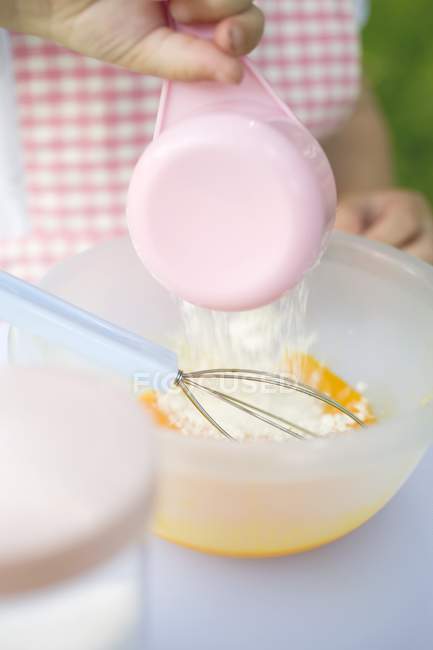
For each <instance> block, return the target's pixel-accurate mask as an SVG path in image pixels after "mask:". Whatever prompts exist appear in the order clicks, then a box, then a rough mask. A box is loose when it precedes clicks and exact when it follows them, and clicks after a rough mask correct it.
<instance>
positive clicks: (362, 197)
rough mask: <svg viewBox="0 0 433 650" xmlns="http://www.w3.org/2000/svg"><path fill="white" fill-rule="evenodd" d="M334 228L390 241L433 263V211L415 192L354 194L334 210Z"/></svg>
mask: <svg viewBox="0 0 433 650" xmlns="http://www.w3.org/2000/svg"><path fill="white" fill-rule="evenodd" d="M336 227H337V228H339V229H340V230H345V231H346V232H351V233H354V234H359V235H365V236H366V237H369V238H370V239H375V240H377V241H381V242H384V243H386V244H391V245H392V246H396V247H397V248H401V249H402V250H404V251H406V252H407V253H411V254H412V255H416V256H417V257H420V258H421V259H423V260H425V261H426V262H430V263H431V264H433V214H432V210H431V207H430V205H429V204H428V202H427V200H426V199H425V198H424V197H423V196H422V195H421V194H417V193H416V192H410V191H405V190H386V191H382V192H372V193H365V194H354V195H351V196H348V197H347V198H345V199H343V200H342V201H341V202H340V204H339V206H338V209H337V222H336Z"/></svg>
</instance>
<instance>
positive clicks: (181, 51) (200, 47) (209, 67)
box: [117, 27, 243, 83]
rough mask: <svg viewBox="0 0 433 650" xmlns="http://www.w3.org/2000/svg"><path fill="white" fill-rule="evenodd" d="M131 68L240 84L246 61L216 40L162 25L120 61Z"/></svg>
mask: <svg viewBox="0 0 433 650" xmlns="http://www.w3.org/2000/svg"><path fill="white" fill-rule="evenodd" d="M117 63H119V64H120V65H124V66H125V67H128V68H129V69H131V70H135V71H137V72H142V73H145V74H149V75H154V76H157V77H162V78H164V79H173V80H180V81H202V80H209V79H211V80H215V81H221V82H224V83H238V82H239V81H240V80H241V79H242V74H243V66H242V63H241V62H240V61H239V60H238V59H236V58H233V57H231V56H229V55H228V54H226V53H225V52H222V51H221V50H220V49H219V48H218V47H217V46H216V45H215V44H214V43H213V42H212V41H208V40H205V39H200V38H197V37H195V36H191V35H188V34H184V33H181V32H174V31H173V30H171V29H169V28H167V27H160V28H158V29H156V30H154V31H153V32H151V33H150V34H148V35H147V36H146V38H145V39H144V40H143V41H141V42H139V43H137V44H136V45H135V46H134V47H133V48H132V49H130V50H128V52H127V54H126V57H125V58H124V59H123V60H121V61H118V62H117Z"/></svg>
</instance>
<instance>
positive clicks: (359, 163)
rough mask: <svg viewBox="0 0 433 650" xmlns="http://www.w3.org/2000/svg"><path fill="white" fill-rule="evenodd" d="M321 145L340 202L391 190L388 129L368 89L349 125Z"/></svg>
mask: <svg viewBox="0 0 433 650" xmlns="http://www.w3.org/2000/svg"><path fill="white" fill-rule="evenodd" d="M322 144H323V146H324V149H325V151H326V153H327V155H328V157H329V160H330V162H331V165H332V168H333V170H334V174H335V178H336V181H337V189H338V194H339V197H340V198H341V197H343V196H345V195H348V194H352V193H357V192H371V191H375V190H380V189H385V188H389V187H392V185H393V169H392V167H393V165H392V154H391V146H390V140H389V134H388V129H387V125H386V122H385V119H384V116H383V115H382V113H381V110H380V108H379V106H378V104H377V102H376V99H375V97H374V95H373V93H372V92H371V90H369V89H368V87H366V86H365V87H364V89H363V91H362V93H361V96H360V98H359V100H358V102H357V106H356V108H355V111H354V112H353V114H352V116H351V118H350V119H349V121H348V122H347V123H346V124H345V125H344V126H343V128H342V129H341V130H340V131H339V132H338V133H337V134H336V135H334V136H332V137H330V138H328V139H327V140H326V141H324V142H323V143H322Z"/></svg>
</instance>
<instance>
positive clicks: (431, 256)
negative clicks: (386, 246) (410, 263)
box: [403, 215, 433, 264]
mask: <svg viewBox="0 0 433 650" xmlns="http://www.w3.org/2000/svg"><path fill="white" fill-rule="evenodd" d="M403 250H404V251H405V252H406V253H409V254H410V255H415V257H419V258H420V259H422V260H424V262H428V263H429V264H433V216H432V215H429V216H428V217H426V219H425V222H424V229H423V230H422V232H421V235H420V236H419V237H418V238H417V239H415V240H414V241H412V242H410V243H409V244H407V246H404V247H403Z"/></svg>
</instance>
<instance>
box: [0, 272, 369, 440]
mask: <svg viewBox="0 0 433 650" xmlns="http://www.w3.org/2000/svg"><path fill="white" fill-rule="evenodd" d="M0 320H4V321H7V322H9V323H11V324H13V325H16V326H17V327H19V328H20V329H23V330H27V331H30V332H31V333H32V334H34V335H36V336H39V337H42V338H44V339H46V340H47V341H49V342H50V343H52V344H56V345H61V346H64V347H66V348H68V349H70V350H72V351H73V352H76V353H77V354H79V355H81V356H83V357H85V358H87V359H89V360H91V361H93V362H96V363H97V364H98V365H102V366H105V367H108V368H110V369H112V370H115V371H116V372H117V373H120V374H122V375H123V376H126V377H127V378H128V379H131V378H136V377H137V376H138V377H140V379H141V385H143V381H144V383H145V385H146V386H147V387H149V388H153V389H155V390H161V389H162V390H168V389H169V388H170V387H171V386H172V385H173V384H174V385H175V386H179V388H180V389H181V390H182V391H183V393H184V394H185V396H186V397H187V398H188V399H189V400H190V402H191V403H192V404H193V405H194V406H195V407H196V408H197V409H198V411H199V412H200V413H201V414H202V415H203V417H204V418H205V419H206V420H207V421H208V422H209V423H210V424H212V425H213V426H214V427H215V428H216V429H217V430H218V431H219V432H220V433H221V434H222V435H223V436H225V437H226V438H229V439H231V440H234V439H235V438H234V437H233V436H232V435H230V433H229V432H228V431H227V430H226V429H225V428H223V427H222V426H221V425H220V424H219V423H218V422H217V421H216V420H215V419H214V418H213V417H212V416H211V415H210V413H209V412H208V411H207V409H206V408H205V407H204V406H203V404H202V403H201V402H200V400H198V399H197V398H196V397H195V395H194V392H193V391H199V392H202V393H204V394H207V395H211V396H213V397H215V398H216V399H219V400H222V401H223V402H225V403H227V404H229V405H230V406H232V407H234V408H235V409H238V410H239V411H242V412H244V413H246V414H248V415H250V416H253V417H255V418H257V419H258V420H260V421H262V422H263V423H265V424H268V425H270V426H272V427H274V428H276V429H279V430H280V431H282V432H284V433H286V434H287V435H290V436H293V437H295V438H298V439H300V440H305V439H308V438H312V437H315V435H316V434H315V433H314V432H313V431H309V430H307V429H305V428H303V427H301V426H299V425H297V424H296V423H294V422H290V421H288V420H286V419H284V418H281V417H279V416H278V415H276V414H274V413H271V412H269V411H267V410H265V409H262V408H260V407H259V406H257V405H255V404H251V403H249V402H247V401H245V400H243V399H240V398H238V397H235V396H234V395H230V394H229V393H226V392H223V391H220V390H217V389H215V388H212V387H211V386H209V385H208V383H209V381H212V380H216V379H219V380H225V379H228V380H235V381H239V382H255V383H256V384H263V385H268V386H274V387H279V388H282V389H284V390H287V391H292V392H293V391H297V392H299V393H302V394H304V395H309V396H310V397H313V398H315V399H317V400H319V401H320V402H322V403H324V404H326V405H328V406H332V407H333V408H335V409H336V410H337V411H339V412H340V413H342V414H344V415H346V416H347V417H348V418H350V419H351V420H352V421H353V422H354V423H356V424H357V425H359V426H363V425H364V424H363V422H362V421H361V420H360V419H359V418H358V417H356V415H354V414H353V413H351V412H350V411H349V410H348V409H346V408H345V407H344V406H342V405H341V404H339V403H338V402H335V401H334V400H333V399H331V398H330V397H328V396H327V395H325V394H323V393H321V392H319V391H317V390H315V389H314V388H312V387H311V386H306V385H305V384H302V383H298V382H296V381H294V380H293V379H290V378H288V377H285V376H284V375H278V374H272V373H268V372H260V371H257V370H242V369H219V368H217V369H215V370H198V371H196V372H183V371H182V370H179V369H178V364H177V357H176V354H175V353H174V352H173V351H171V350H168V349H167V348H165V347H162V346H160V345H157V344H156V343H152V342H151V341H148V340H146V339H144V338H143V337H141V336H138V335H137V334H134V333H132V332H129V331H127V330H125V329H122V328H120V327H117V326H116V325H113V324H112V323H110V322H108V321H105V320H102V319H100V318H98V317H97V316H95V315H93V314H91V313H89V312H87V311H84V310H82V309H79V308H78V307H76V306H74V305H71V304H70V303H67V302H65V301H64V300H61V299H60V298H58V297H56V296H53V295H51V294H49V293H47V292H45V291H43V290H41V289H39V288H37V287H35V286H33V285H31V284H29V283H27V282H24V281H23V280H19V279H18V278H15V277H14V276H12V275H9V274H8V273H5V272H1V271H0Z"/></svg>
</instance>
